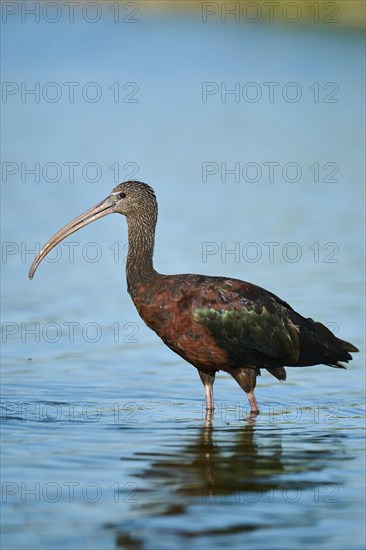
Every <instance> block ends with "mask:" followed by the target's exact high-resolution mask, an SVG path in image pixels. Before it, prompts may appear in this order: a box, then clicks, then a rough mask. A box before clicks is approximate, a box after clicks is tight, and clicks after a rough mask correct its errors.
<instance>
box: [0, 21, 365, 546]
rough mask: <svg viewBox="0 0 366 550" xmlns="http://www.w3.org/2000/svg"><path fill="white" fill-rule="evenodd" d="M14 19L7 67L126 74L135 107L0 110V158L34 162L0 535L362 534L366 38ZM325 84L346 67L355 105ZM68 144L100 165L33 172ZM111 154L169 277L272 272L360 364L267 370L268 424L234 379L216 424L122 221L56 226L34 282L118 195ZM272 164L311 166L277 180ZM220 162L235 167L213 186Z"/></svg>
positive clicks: (224, 386)
mask: <svg viewBox="0 0 366 550" xmlns="http://www.w3.org/2000/svg"><path fill="white" fill-rule="evenodd" d="M4 32H5V40H6V43H7V45H8V46H7V47H8V51H7V53H6V55H5V56H4V61H3V65H4V72H5V80H8V81H19V82H20V81H23V80H26V81H27V82H28V84H30V82H31V81H35V80H39V81H42V82H50V81H59V82H63V81H72V80H78V81H80V82H90V81H97V82H99V83H101V85H102V84H103V85H104V84H105V88H103V90H106V89H107V85H110V84H111V83H113V82H115V81H117V80H121V81H123V82H126V81H133V82H137V83H138V84H139V102H137V103H133V104H126V103H120V104H114V103H113V102H112V101H105V102H103V101H100V102H98V103H88V102H85V101H84V102H82V101H76V102H75V103H73V104H70V103H68V102H64V101H62V100H61V101H60V102H58V103H48V102H44V101H43V102H42V101H41V102H40V103H34V102H31V101H25V102H24V103H23V102H21V101H20V100H17V97H13V98H10V99H9V101H8V102H7V104H6V106H5V107H6V108H5V109H4V111H5V112H4V121H5V122H4V127H5V130H6V133H7V137H8V139H7V143H6V144H5V146H4V147H3V159H4V161H7V162H14V163H16V164H17V166H18V168H19V173H18V174H15V175H14V176H10V175H9V176H8V178H7V179H6V180H4V178H3V182H2V184H3V185H2V198H3V201H2V202H3V212H2V229H3V241H4V244H3V262H2V275H3V285H2V303H3V314H2V321H3V325H2V329H3V336H2V355H3V360H2V416H1V419H2V433H3V436H2V449H3V452H2V501H3V513H2V522H3V529H2V543H3V546H2V547H3V548H6V549H23V548H25V547H27V548H32V549H50V548H54V549H61V548H73V549H76V548H80V549H82V548H85V549H86V548H87V549H96V550H97V549H103V550H106V549H109V548H116V547H117V548H166V549H172V548H182V547H186V546H187V545H189V546H190V547H191V548H197V549H201V548H208V547H209V548H222V547H226V548H244V547H246V548H253V549H258V550H259V549H261V550H262V549H264V548H271V549H277V548H278V549H287V548H288V549H290V548H291V549H294V548H295V549H297V548H308V547H309V546H311V547H312V548H314V549H316V550H318V549H321V550H326V549H329V550H337V549H339V550H343V549H345V548H347V549H349V550H358V549H360V548H363V547H364V536H365V533H364V476H365V462H364V425H365V422H364V412H365V406H364V403H365V399H364V366H365V358H364V346H363V336H364V329H363V319H364V315H363V302H362V293H363V283H364V280H363V257H362V255H363V250H364V242H363V237H362V231H360V229H361V228H362V226H363V224H364V213H363V192H362V185H363V179H364V174H363V161H364V149H363V145H364V143H363V139H364V135H363V129H362V125H361V119H362V117H361V115H360V111H361V112H362V105H363V103H362V102H363V99H362V98H363V91H362V86H363V79H362V78H363V77H362V74H363V73H362V69H361V67H362V65H361V63H362V61H363V57H364V54H363V52H362V49H361V46H362V37H361V36H360V35H358V34H357V33H352V32H345V31H344V32H343V31H339V30H337V29H336V30H334V29H330V28H328V27H327V26H326V25H324V26H323V27H317V28H316V29H314V28H313V29H312V30H310V29H309V28H306V27H302V26H301V25H295V26H293V27H291V28H289V27H286V26H284V27H281V26H265V25H252V26H250V25H243V26H241V25H231V26H230V25H220V24H219V23H215V24H210V25H202V23H201V22H200V21H199V17H198V15H196V16H194V17H192V18H189V17H182V18H180V19H179V20H177V19H175V18H165V19H164V18H162V19H156V18H153V17H147V16H144V17H142V19H141V21H140V23H139V24H138V25H124V26H123V27H122V28H121V27H116V26H113V25H110V24H107V23H103V21H102V22H100V23H98V24H96V25H95V26H93V28H91V27H90V25H89V26H88V25H87V24H86V23H85V22H81V21H76V22H75V23H74V24H73V25H67V24H66V23H65V24H63V23H62V22H60V23H59V24H57V25H56V24H55V25H54V26H50V25H46V24H45V23H44V22H42V21H41V22H40V23H39V24H37V25H32V24H24V25H23V24H21V23H20V22H19V23H11V24H10V23H9V24H8V25H4ZM188 36H189V40H188V39H187V37H188ZM66 38H67V40H66ZM45 44H47V48H45ZM81 45H82V46H83V47H81ZM34 59H37V62H35V61H34ZM204 81H205V82H206V81H209V82H217V83H222V82H226V83H227V86H228V87H229V86H231V85H232V83H235V82H237V81H240V82H242V83H245V82H253V81H255V82H259V83H263V82H268V81H276V82H277V81H278V82H281V83H286V82H297V83H299V85H301V87H302V91H303V94H304V96H303V97H304V99H303V100H301V101H299V102H297V103H291V102H286V101H280V100H277V99H276V100H275V101H274V103H270V102H268V101H267V102H266V101H264V100H263V101H259V102H257V103H248V102H242V101H240V102H238V103H237V102H236V101H232V100H231V99H230V97H229V96H228V99H227V101H225V102H223V101H220V100H218V99H217V97H216V96H215V97H212V98H208V101H207V102H206V103H203V102H202V96H201V92H202V88H201V86H202V82H204ZM314 82H319V83H320V84H321V86H323V85H324V83H326V82H336V83H337V84H338V85H339V93H338V96H337V97H338V99H339V102H337V103H334V104H332V103H329V104H328V103H324V101H323V102H322V101H320V102H318V103H316V102H314V101H311V97H312V96H311V94H312V93H313V91H310V92H311V94H310V95H307V92H308V91H309V86H311V85H313V83H314ZM262 89H263V90H264V89H265V88H264V87H263V86H262ZM320 89H322V88H320ZM327 91H328V92H329V90H327ZM74 161H77V162H79V163H80V166H82V165H85V163H88V162H94V163H97V164H98V165H99V166H100V167H101V170H102V176H103V177H102V178H101V179H100V180H98V181H96V182H91V181H89V180H88V178H85V177H84V178H83V177H80V178H79V179H77V178H76V180H75V181H74V182H72V181H70V178H69V177H68V175H67V174H66V172H65V170H64V171H63V173H62V177H61V179H60V180H59V181H55V182H51V181H49V179H50V178H49V177H48V178H47V177H43V178H42V177H41V178H40V181H39V182H37V181H35V178H34V175H33V176H32V175H31V174H27V173H24V174H23V175H24V178H23V179H24V181H21V179H22V167H21V163H22V162H23V163H27V166H28V167H29V166H30V165H31V164H32V163H35V162H39V163H40V164H41V166H44V165H45V164H47V163H49V162H54V163H57V164H58V165H59V166H61V167H64V168H65V166H64V163H65V162H74ZM114 162H119V163H120V165H121V167H122V166H125V165H126V164H127V163H135V165H137V167H138V168H137V169H138V172H137V174H136V175H135V177H138V178H140V179H142V180H145V181H148V182H149V183H151V184H152V185H153V186H154V187H155V189H156V192H157V195H158V199H159V207H160V218H159V225H158V232H157V249H156V266H157V268H158V269H159V270H160V271H161V272H165V273H175V272H197V273H198V272H201V273H210V274H222V275H228V276H234V277H239V278H243V279H247V280H250V281H252V282H255V283H257V284H259V285H261V286H263V287H265V288H268V289H270V290H272V291H273V292H275V293H276V294H278V295H279V296H281V297H282V298H283V299H285V300H287V301H288V302H290V303H291V305H292V306H293V307H294V308H295V309H297V310H298V311H300V312H301V313H302V314H304V315H305V316H312V317H314V318H316V319H318V320H320V321H322V322H324V323H327V324H328V326H329V327H330V328H331V330H334V331H335V332H336V333H337V334H338V335H340V336H341V337H342V338H344V339H348V340H350V341H352V342H353V343H354V344H355V345H357V346H358V347H359V348H360V350H361V352H360V353H359V354H357V355H356V356H355V359H354V361H353V362H352V364H351V365H350V367H349V369H348V370H347V371H341V370H335V369H330V368H329V367H326V366H319V367H314V368H311V369H288V381H287V382H286V383H279V382H277V381H276V380H275V379H274V378H272V377H270V376H269V375H266V374H264V375H263V376H262V377H261V378H260V379H259V380H258V385H257V390H256V393H257V398H258V401H259V403H260V405H261V411H262V414H261V415H260V417H259V418H258V419H256V420H253V419H250V418H248V407H247V402H246V397H245V394H243V392H242V391H241V390H240V388H239V387H238V386H237V385H236V383H235V382H234V381H233V380H232V379H230V377H229V376H227V375H225V374H221V375H219V376H218V377H217V381H216V384H215V397H216V409H215V415H214V418H213V419H211V421H210V422H209V421H208V420H206V419H205V414H204V410H203V401H204V394H203V388H202V385H201V383H200V381H199V378H198V376H197V373H196V372H195V370H194V369H193V368H192V367H191V366H190V365H188V364H186V363H184V362H183V361H182V360H181V359H180V358H179V357H178V356H175V355H174V354H173V353H172V352H171V351H170V350H168V349H167V348H165V347H164V345H163V344H162V343H161V342H160V341H159V340H158V338H157V337H156V336H155V335H154V334H153V333H152V332H151V331H149V330H148V329H147V328H146V327H145V326H144V325H143V323H142V321H141V320H140V319H139V317H138V315H137V313H136V311H135V310H134V308H133V305H132V303H131V301H130V299H129V296H128V294H127V291H126V285H125V281H124V274H123V271H124V258H125V255H126V246H125V245H126V239H127V232H126V227H125V222H124V220H123V219H120V218H119V217H117V216H111V217H109V218H107V219H104V220H102V221H99V222H98V224H93V225H91V226H89V227H88V228H85V230H83V232H80V233H78V234H76V235H73V236H72V237H71V238H70V239H69V242H70V243H75V244H74V245H73V246H74V249H73V251H74V255H73V256H72V255H71V252H70V250H71V248H70V246H71V245H68V246H67V245H65V244H66V243H63V244H62V245H60V248H59V250H58V257H57V256H53V258H54V260H53V261H52V262H50V261H49V262H43V264H42V265H41V266H40V268H39V271H38V272H37V274H36V276H35V278H34V281H33V282H32V283H31V282H29V281H28V280H27V270H28V268H29V265H30V263H31V261H32V259H33V257H34V252H31V251H30V250H32V249H34V247H35V244H34V243H37V242H39V243H41V244H43V242H45V241H46V240H47V239H48V238H49V237H50V236H51V235H52V234H53V233H54V232H55V231H56V230H57V229H59V227H61V226H62V225H63V224H64V223H66V222H67V221H69V220H70V219H71V218H73V217H74V216H75V215H77V214H79V213H80V212H81V211H83V210H85V209H86V208H88V207H89V206H91V205H92V204H94V203H95V202H97V201H99V200H101V199H102V198H103V197H104V196H106V195H107V194H108V192H109V191H110V189H111V188H112V187H113V186H114V184H115V182H114V181H113V171H112V170H110V169H109V167H110V166H112V165H113V163H114ZM223 162H226V163H227V164H226V168H230V167H232V166H233V165H235V163H240V168H241V170H242V167H243V166H244V165H246V164H247V163H256V164H257V165H260V167H261V169H262V170H263V176H262V179H261V180H260V181H258V182H253V181H252V182H249V181H245V179H243V177H242V175H241V176H240V181H238V182H236V181H235V176H233V175H231V176H230V174H228V175H226V176H225V174H224V172H223V171H222V164H221V163H223ZM265 162H267V163H268V162H276V163H279V164H280V169H281V170H282V168H283V166H285V165H286V164H288V163H290V162H296V163H297V164H298V165H299V166H300V167H301V170H302V177H301V179H300V180H299V181H298V182H296V183H295V182H289V181H286V179H284V178H283V176H282V175H281V176H278V175H276V176H275V179H274V181H273V182H270V181H268V178H267V180H266V177H265V175H264V174H265V170H266V169H267V166H268V165H265V164H264V163H265ZM204 163H206V164H204ZM207 163H211V164H210V169H212V170H216V168H217V169H218V170H219V172H218V173H216V174H214V175H207V174H206V176H207V178H206V179H207V181H205V182H204V181H203V179H204V178H203V171H204V170H205V169H207V166H208V165H207ZM314 163H319V166H320V181H319V182H316V181H314V174H315V168H313V169H309V167H310V166H314ZM326 163H333V165H332V166H329V165H328V166H327V167H326V168H324V166H325V165H326ZM334 165H337V166H338V174H337V175H336V176H334V177H333V179H338V181H333V182H329V181H328V180H327V179H326V178H327V176H329V174H330V172H331V170H332V169H334ZM135 167H136V166H135ZM205 167H206V168H205ZM130 169H131V166H130V167H127V168H126V169H122V172H123V174H122V176H123V177H121V178H120V179H122V180H123V179H124V177H125V176H126V175H127V172H128V171H129V170H130ZM78 174H79V176H82V173H81V169H80V170H79V172H78ZM276 174H277V173H276ZM281 174H282V172H281ZM89 179H90V178H89ZM222 179H223V180H224V181H221V180H222ZM295 260H296V261H295Z"/></svg>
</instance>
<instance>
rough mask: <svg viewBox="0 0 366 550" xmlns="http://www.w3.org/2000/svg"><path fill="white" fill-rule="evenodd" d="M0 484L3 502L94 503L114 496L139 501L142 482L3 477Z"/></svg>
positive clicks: (124, 500)
mask: <svg viewBox="0 0 366 550" xmlns="http://www.w3.org/2000/svg"><path fill="white" fill-rule="evenodd" d="M0 488H1V502H2V503H3V504H6V503H8V504H24V503H28V502H29V503H32V504H38V503H42V502H43V503H47V504H55V503H57V502H60V501H62V502H68V503H70V504H73V503H75V502H76V503H79V502H80V501H84V502H87V503H89V504H94V503H96V502H100V501H103V500H105V501H107V500H108V501H111V500H112V502H115V503H116V504H118V503H137V502H139V496H138V491H139V486H138V485H137V483H135V482H131V481H130V482H127V483H121V482H120V481H116V482H114V483H112V485H108V486H103V485H102V484H101V483H98V482H96V481H89V482H83V483H81V482H80V481H63V482H58V481H44V480H42V481H33V482H31V481H22V482H19V481H3V482H2V483H1V486H0Z"/></svg>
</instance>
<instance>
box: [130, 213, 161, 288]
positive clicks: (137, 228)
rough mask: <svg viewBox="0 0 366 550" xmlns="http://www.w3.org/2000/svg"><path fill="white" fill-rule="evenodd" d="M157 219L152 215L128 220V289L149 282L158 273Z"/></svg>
mask: <svg viewBox="0 0 366 550" xmlns="http://www.w3.org/2000/svg"><path fill="white" fill-rule="evenodd" d="M155 226H156V220H154V218H152V217H146V218H136V219H134V218H132V219H129V220H128V254H127V264H126V276H127V286H128V290H129V291H132V290H133V288H134V287H135V286H136V285H138V284H140V283H149V282H151V281H152V280H153V279H154V278H155V277H156V275H157V272H156V271H155V269H154V266H153V254H154V242H155Z"/></svg>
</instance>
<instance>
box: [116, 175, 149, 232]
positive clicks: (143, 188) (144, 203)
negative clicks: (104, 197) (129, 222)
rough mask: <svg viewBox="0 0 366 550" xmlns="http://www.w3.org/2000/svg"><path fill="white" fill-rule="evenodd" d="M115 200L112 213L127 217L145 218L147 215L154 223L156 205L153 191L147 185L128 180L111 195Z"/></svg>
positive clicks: (120, 184) (119, 185)
mask: <svg viewBox="0 0 366 550" xmlns="http://www.w3.org/2000/svg"><path fill="white" fill-rule="evenodd" d="M111 197H113V198H114V199H117V201H118V202H117V203H116V204H115V206H114V212H117V213H119V214H123V215H124V216H126V217H127V218H129V217H145V216H146V215H149V216H150V217H152V218H153V220H154V222H155V223H156V220H157V214H158V203H157V200H156V195H155V191H154V189H153V188H152V187H150V185H148V184H147V183H143V182H142V181H137V180H130V181H126V182H124V183H119V184H118V185H117V186H116V187H115V188H114V189H113V190H112V193H111Z"/></svg>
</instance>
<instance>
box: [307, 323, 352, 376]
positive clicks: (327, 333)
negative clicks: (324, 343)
mask: <svg viewBox="0 0 366 550" xmlns="http://www.w3.org/2000/svg"><path fill="white" fill-rule="evenodd" d="M314 324H315V325H316V328H317V330H318V332H319V333H320V334H321V335H322V336H323V337H324V338H326V339H329V338H330V341H332V340H333V341H334V340H335V341H336V343H337V347H338V350H339V351H341V352H343V353H342V355H343V357H340V359H341V361H345V362H346V363H348V361H350V360H351V359H352V355H350V352H353V353H355V352H357V351H359V350H358V348H356V346H354V345H353V344H351V343H350V342H346V341H345V340H341V339H340V338H337V337H336V336H334V334H333V332H332V331H331V330H329V328H327V327H326V326H324V325H323V324H322V323H319V322H317V321H314ZM332 351H333V350H332ZM334 351H335V350H334ZM326 364H327V365H329V366H331V367H338V368H340V369H346V368H347V367H346V366H345V365H343V364H342V363H341V362H340V361H339V360H335V361H331V362H329V363H328V362H327V363H326Z"/></svg>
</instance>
